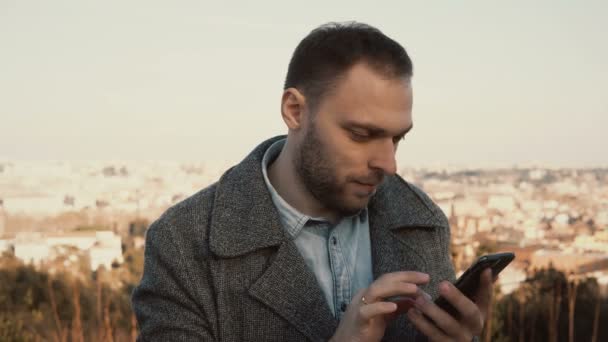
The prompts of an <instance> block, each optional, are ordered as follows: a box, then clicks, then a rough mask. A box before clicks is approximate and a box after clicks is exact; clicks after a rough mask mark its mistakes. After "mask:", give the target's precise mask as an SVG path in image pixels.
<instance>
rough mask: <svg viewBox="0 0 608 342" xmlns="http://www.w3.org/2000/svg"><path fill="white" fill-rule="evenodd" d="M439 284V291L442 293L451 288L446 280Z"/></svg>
mask: <svg viewBox="0 0 608 342" xmlns="http://www.w3.org/2000/svg"><path fill="white" fill-rule="evenodd" d="M439 286H441V291H443V292H444V293H448V292H450V290H451V286H450V283H448V282H445V281H444V282H443V283H441V284H440V285H439Z"/></svg>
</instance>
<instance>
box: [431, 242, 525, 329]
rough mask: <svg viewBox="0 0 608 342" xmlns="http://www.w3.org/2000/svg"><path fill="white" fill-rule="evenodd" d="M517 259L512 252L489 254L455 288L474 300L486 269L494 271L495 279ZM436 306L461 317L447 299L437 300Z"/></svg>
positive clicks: (477, 262) (468, 270)
mask: <svg viewBox="0 0 608 342" xmlns="http://www.w3.org/2000/svg"><path fill="white" fill-rule="evenodd" d="M513 259H515V254H513V253H511V252H506V253H496V254H487V255H484V256H481V257H479V259H477V261H475V263H474V264H473V265H472V266H471V267H469V268H468V269H467V270H466V271H465V272H464V273H463V274H462V275H461V276H460V277H459V278H458V280H456V282H455V283H454V286H456V288H457V289H458V290H460V292H462V293H463V294H464V295H465V296H467V297H469V298H473V296H474V295H475V293H477V289H478V288H479V278H480V276H481V273H482V272H483V271H484V270H485V269H486V268H491V269H492V276H493V277H495V276H497V275H498V273H500V271H502V270H503V269H504V268H505V267H507V265H508V264H509V263H511V261H513ZM435 304H437V306H439V307H440V308H442V309H443V310H445V311H446V312H448V313H449V314H450V315H452V316H453V317H456V318H458V317H459V316H460V314H459V312H458V310H456V308H454V307H453V306H452V305H451V304H450V303H449V302H448V301H447V300H446V299H445V298H443V297H439V298H437V299H436V300H435Z"/></svg>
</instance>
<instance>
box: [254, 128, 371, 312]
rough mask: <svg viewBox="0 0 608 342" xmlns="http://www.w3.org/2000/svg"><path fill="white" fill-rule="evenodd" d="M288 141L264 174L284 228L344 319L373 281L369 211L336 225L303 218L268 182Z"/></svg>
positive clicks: (271, 156) (269, 155) (273, 150)
mask: <svg viewBox="0 0 608 342" xmlns="http://www.w3.org/2000/svg"><path fill="white" fill-rule="evenodd" d="M284 144H285V139H283V140H279V141H277V142H275V143H274V144H272V146H270V148H269V149H268V150H267V151H266V153H265V154H264V158H263V160H262V172H263V173H264V181H265V182H266V186H267V187H268V190H269V191H270V194H271V196H272V201H273V202H274V205H275V206H276V208H277V210H278V212H279V217H280V219H281V223H282V225H283V228H284V229H285V231H286V232H287V234H288V236H290V237H291V238H292V239H293V241H294V243H295V245H296V246H297V248H298V250H299V251H300V254H301V255H302V257H303V258H304V260H305V261H306V264H307V265H308V267H310V269H311V270H312V271H313V273H314V274H315V276H316V278H317V281H318V283H319V286H320V287H321V290H322V291H323V294H324V295H325V299H326V300H327V303H328V304H329V308H330V309H331V312H332V313H333V314H334V316H335V317H336V318H337V319H341V318H342V316H343V315H344V312H345V311H346V307H347V305H348V304H349V303H350V301H351V299H352V297H353V296H354V295H355V293H357V291H358V290H359V289H361V288H366V287H368V286H369V285H370V284H371V282H372V281H373V273H372V257H371V244H370V238H369V220H368V212H367V208H366V209H363V210H361V212H360V213H359V214H357V215H354V216H349V217H344V218H342V220H341V221H340V222H338V223H337V224H335V225H332V224H331V223H330V222H329V221H328V220H327V219H325V218H322V217H310V216H307V215H304V214H302V213H301V212H299V211H298V210H297V209H295V208H293V207H292V206H291V205H289V203H287V202H286V201H285V200H284V199H283V198H282V197H281V196H280V195H279V194H278V193H277V191H276V190H275V189H274V187H273V186H272V184H271V183H270V180H269V179H268V172H267V166H268V165H269V163H271V162H272V161H274V160H275V159H276V157H277V156H278V155H279V153H280V152H281V150H282V148H283V145H284Z"/></svg>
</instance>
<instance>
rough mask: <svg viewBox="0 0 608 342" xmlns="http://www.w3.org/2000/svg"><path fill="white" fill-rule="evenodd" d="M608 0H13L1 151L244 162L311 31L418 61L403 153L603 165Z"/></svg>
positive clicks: (277, 130)
mask: <svg viewBox="0 0 608 342" xmlns="http://www.w3.org/2000/svg"><path fill="white" fill-rule="evenodd" d="M607 17H608V2H606V1H576V2H575V1H564V0H553V1H533V2H532V1H519V0H517V1H501V2H492V1H458V2H456V1H395V2H381V1H376V2H373V1H365V2H355V1H331V2H329V1H328V2H326V1H306V2H285V1H280V2H279V1H249V2H244V1H243V2H234V1H225V2H221V3H220V2H215V1H214V2H210V1H184V0H172V1H153V0H147V1H128V0H121V1H113V0H106V1H82V0H76V1H65V0H53V1H26V0H0V160H2V159H4V160H184V161H210V162H211V161H235V162H236V161H238V160H240V159H242V158H243V157H244V156H245V155H246V154H247V153H249V152H250V151H251V150H252V149H253V148H254V147H255V146H256V145H257V144H259V143H260V142H261V141H263V140H265V139H266V138H269V137H272V136H275V135H278V134H284V133H286V128H285V125H284V123H283V122H282V119H281V116H280V107H279V106H280V99H281V95H282V87H283V81H284V77H285V74H286V71H287V65H288V63H289V59H290V57H291V54H292V53H293V50H294V49H295V47H296V46H297V44H298V43H299V41H300V40H301V39H302V38H304V37H305V36H306V35H307V34H308V33H309V32H310V31H311V30H312V29H314V28H315V27H317V26H319V25H320V24H323V23H326V22H329V21H346V20H356V21H360V22H364V23H368V24H371V25H373V26H376V27H378V28H379V29H380V30H382V31H383V32H384V33H385V34H387V35H388V36H390V37H391V38H393V39H395V40H396V41H398V42H399V43H401V44H402V45H403V46H404V47H405V48H406V50H407V51H408V53H409V54H410V56H411V58H412V60H413V63H414V78H413V86H414V108H413V117H414V124H415V128H414V129H413V130H412V132H410V134H408V136H407V137H406V140H405V141H404V142H402V144H401V145H400V147H399V151H398V152H397V160H398V162H399V164H400V165H402V166H422V165H443V164H453V165H463V166H466V165H470V166H473V165H475V166H477V165H494V164H501V165H530V164H533V165H545V164H547V165H554V166H569V167H589V166H608V153H607V152H606V148H607V147H608V139H607V138H606V134H605V131H606V129H607V128H608V96H607V95H608V84H607V80H608V62H607V61H608V38H606V32H608V20H606V18H607Z"/></svg>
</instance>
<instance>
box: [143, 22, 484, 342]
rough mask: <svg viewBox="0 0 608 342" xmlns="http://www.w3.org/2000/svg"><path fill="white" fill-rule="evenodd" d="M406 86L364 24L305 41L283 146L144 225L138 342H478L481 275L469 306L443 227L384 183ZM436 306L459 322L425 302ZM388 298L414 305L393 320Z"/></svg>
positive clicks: (390, 53)
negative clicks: (445, 304) (444, 305)
mask: <svg viewBox="0 0 608 342" xmlns="http://www.w3.org/2000/svg"><path fill="white" fill-rule="evenodd" d="M411 76H412V64H411V61H410V59H409V57H408V55H407V53H406V51H405V50H404V49H403V47H401V46H400V45H399V44H398V43H396V42H395V41H393V40H392V39H390V38H388V37H386V36H385V35H384V34H382V33H381V32H380V31H379V30H377V29H375V28H373V27H370V26H368V25H364V24H359V23H345V24H336V23H332V24H327V25H324V26H321V27H319V28H317V29H316V30H314V31H312V32H311V33H310V34H309V35H308V36H307V37H306V38H304V40H302V42H300V44H299V45H298V47H297V48H296V50H295V52H294V54H293V57H292V59H291V62H290V64H289V70H288V72H287V78H286V82H285V87H284V92H283V96H282V99H281V114H282V118H283V121H284V122H285V124H286V126H287V128H288V134H287V137H284V136H282V137H276V138H272V139H270V140H268V141H265V142H263V143H262V144H260V145H259V146H258V147H257V148H255V149H254V150H253V152H251V154H250V155H249V156H247V157H246V158H245V159H244V160H243V161H242V162H241V163H239V164H238V165H236V166H234V167H233V168H231V169H230V170H228V171H227V172H226V173H225V174H224V175H223V176H222V177H221V179H220V180H219V181H218V182H217V183H215V184H213V185H211V186H209V187H208V188H206V189H204V190H202V191H200V192H199V193H197V194H195V195H193V196H192V197H190V198H188V199H186V200H185V201H183V202H181V203H179V204H177V205H176V206H174V207H172V208H170V209H169V210H167V212H166V213H164V214H163V215H162V217H161V218H160V219H158V220H157V221H156V222H155V223H153V224H152V226H151V227H150V228H149V230H148V233H147V238H146V252H145V267H144V274H143V277H142V280H141V283H140V284H139V286H138V287H137V288H136V289H135V291H134V293H133V307H134V309H135V313H136V315H137V319H138V321H139V325H140V329H141V335H140V339H141V340H145V341H327V340H332V341H379V340H387V341H397V340H399V341H405V340H414V339H426V338H428V339H430V340H434V341H443V340H451V341H470V340H471V339H472V338H473V337H474V336H476V335H478V334H479V333H480V332H481V329H482V326H483V320H484V317H485V314H486V311H487V307H488V305H489V304H488V303H489V297H490V294H491V284H492V281H491V276H490V274H489V273H488V272H486V273H484V275H483V277H482V284H483V285H482V288H481V290H480V292H479V293H478V295H477V298H476V299H475V301H471V300H469V299H468V298H466V297H465V296H464V295H462V293H460V292H459V291H458V290H457V289H456V288H454V287H453V286H451V284H450V282H449V281H450V280H453V279H454V270H453V268H452V264H451V261H450V254H449V248H448V246H449V242H450V233H449V226H448V223H447V220H446V218H445V216H444V215H443V214H442V213H441V211H440V209H439V208H438V207H437V206H436V205H435V204H434V203H433V202H432V201H431V200H430V199H429V198H428V197H427V196H426V195H425V194H424V193H423V192H421V191H420V190H419V189H417V188H416V187H414V186H413V185H411V184H409V183H407V182H406V181H404V180H403V179H401V178H400V177H399V176H398V175H396V169H397V166H396V161H395V152H396V150H397V146H398V144H399V142H400V141H401V140H402V139H403V138H404V137H405V135H406V134H407V133H408V132H409V131H410V129H411V128H412V125H413V122H412V114H411V111H412V86H411V82H410V79H411ZM445 280H448V281H445ZM427 293H428V294H427ZM440 294H441V295H443V296H444V297H446V298H447V299H448V300H449V301H450V302H451V303H452V304H453V305H454V306H455V307H456V308H457V309H458V310H459V311H460V313H461V316H460V317H461V318H460V319H455V318H453V317H452V316H450V315H449V314H447V313H446V312H444V311H443V310H441V309H439V308H438V307H437V306H436V305H434V304H433V301H432V299H434V298H436V297H437V296H439V295H440ZM394 296H401V297H400V298H410V301H409V302H407V301H401V302H399V303H402V304H403V303H414V305H413V308H411V309H409V310H407V313H403V312H402V311H405V310H406V309H408V308H407V307H405V306H404V305H401V306H400V307H398V305H397V304H396V303H394V302H392V301H390V300H387V298H389V297H394Z"/></svg>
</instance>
